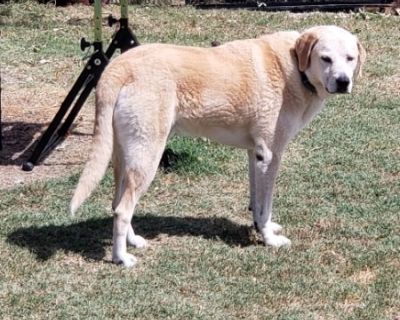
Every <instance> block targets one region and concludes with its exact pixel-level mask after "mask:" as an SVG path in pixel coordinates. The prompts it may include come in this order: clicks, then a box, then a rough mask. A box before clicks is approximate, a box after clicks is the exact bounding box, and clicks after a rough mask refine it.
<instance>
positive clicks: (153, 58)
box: [70, 26, 366, 267]
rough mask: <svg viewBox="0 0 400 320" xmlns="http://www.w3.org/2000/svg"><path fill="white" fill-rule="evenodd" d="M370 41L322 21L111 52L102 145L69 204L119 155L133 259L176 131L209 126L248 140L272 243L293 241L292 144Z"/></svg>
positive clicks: (120, 239) (203, 132)
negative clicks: (277, 186) (138, 215)
mask: <svg viewBox="0 0 400 320" xmlns="http://www.w3.org/2000/svg"><path fill="white" fill-rule="evenodd" d="M365 56H366V54H365V50H364V49H363V47H362V45H361V44H360V42H359V41H358V40H357V38H356V37H355V36H354V35H352V34H351V33H350V32H348V31H346V30H344V29H342V28H339V27H336V26H317V27H312V28H310V29H307V30H305V31H304V32H302V33H298V32H294V31H288V32H277V33H274V34H270V35H265V36H262V37H260V38H258V39H250V40H238V41H233V42H229V43H226V44H223V45H219V46H216V47H212V48H197V47H187V46H176V45H169V44H149V45H142V46H140V47H137V48H135V49H132V50H129V51H127V52H125V53H124V54H122V55H120V56H119V57H117V58H116V59H114V60H113V61H111V62H110V64H109V65H108V66H107V67H106V69H105V71H104V72H103V74H102V76H101V78H100V80H99V83H98V85H97V89H96V120H95V128H94V137H93V146H92V151H91V154H90V156H89V160H88V161H87V163H86V166H85V167H84V170H83V173H82V175H81V177H80V180H79V182H78V185H77V187H76V190H75V193H74V195H73V198H72V200H71V204H70V210H71V213H72V214H74V213H75V211H76V210H77V209H78V208H79V206H80V205H81V204H82V203H83V201H85V199H87V198H88V197H89V195H90V193H91V192H92V190H93V189H94V188H95V187H96V186H97V184H98V183H99V182H100V180H101V179H102V177H103V176H104V174H105V171H106V169H107V167H108V164H109V162H110V160H111V158H112V161H113V168H114V177H115V184H116V191H115V195H114V200H113V205H112V208H113V212H114V222H113V249H112V260H113V262H114V263H118V264H119V263H122V264H123V265H125V266H127V267H131V266H133V265H134V264H135V263H136V258H135V257H134V256H133V255H131V254H129V253H128V252H127V244H130V245H133V246H136V247H145V246H146V241H145V239H144V238H142V237H141V236H139V235H136V234H135V233H134V230H133V228H132V225H131V219H132V215H133V212H134V209H135V205H136V203H137V201H138V200H139V198H140V196H141V195H142V194H143V193H144V192H145V191H146V189H147V188H148V187H149V185H150V183H151V181H152V180H153V179H154V176H155V174H156V170H157V167H158V164H159V162H160V159H161V156H162V153H163V150H164V148H165V146H166V143H167V140H168V138H169V137H170V136H172V135H174V134H177V135H189V136H203V137H207V138H209V139H211V140H214V141H217V142H220V143H223V144H227V145H231V146H234V147H238V148H242V149H245V150H247V153H248V160H249V180H250V208H251V210H252V214H253V220H254V225H255V227H256V229H257V230H258V231H259V232H260V233H261V235H262V238H263V240H264V243H265V244H266V245H271V246H273V247H280V246H285V245H290V243H291V242H290V240H289V239H287V238H286V237H285V236H283V235H281V234H277V233H278V232H280V231H281V229H282V227H281V226H280V225H279V224H277V223H274V222H272V220H271V217H272V195H273V189H274V183H275V179H276V176H277V173H278V168H279V164H280V162H281V158H282V154H283V152H284V150H285V147H286V146H287V145H288V143H289V142H290V140H292V139H293V137H294V136H295V135H296V134H297V133H298V132H299V131H300V129H302V128H303V127H304V126H306V125H307V124H308V123H309V122H310V121H311V120H312V118H313V117H314V116H315V115H316V114H317V113H318V112H319V111H320V110H321V109H322V107H323V105H324V101H325V100H326V99H327V98H328V97H330V96H332V95H334V94H339V93H340V94H344V93H351V91H352V88H353V84H354V80H355V79H356V78H357V77H358V76H359V75H360V73H361V69H362V65H363V63H364V61H365Z"/></svg>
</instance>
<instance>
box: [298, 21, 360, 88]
mask: <svg viewBox="0 0 400 320" xmlns="http://www.w3.org/2000/svg"><path fill="white" fill-rule="evenodd" d="M295 51H296V54H297V58H298V68H299V70H300V71H301V72H304V73H305V74H306V75H307V77H308V79H309V81H310V82H311V84H313V85H314V86H315V87H316V88H317V91H318V93H322V94H323V95H324V96H325V95H327V94H334V93H350V92H351V90H352V88H353V82H354V79H355V78H357V77H358V76H360V75H361V69H362V65H363V63H364V61H365V57H366V53H365V50H364V48H363V47H362V45H361V44H360V42H359V41H358V40H357V38H356V37H355V36H354V35H352V34H351V33H350V32H348V31H346V30H344V29H342V28H339V27H336V26H318V27H313V28H310V29H307V30H306V31H304V32H303V33H302V34H301V35H300V36H299V38H298V39H297V41H296V45H295Z"/></svg>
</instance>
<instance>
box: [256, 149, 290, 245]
mask: <svg viewBox="0 0 400 320" xmlns="http://www.w3.org/2000/svg"><path fill="white" fill-rule="evenodd" d="M280 160H281V159H280V156H279V155H275V154H273V153H272V152H271V151H270V150H269V149H268V148H267V147H266V145H265V144H260V145H258V146H257V147H256V150H255V166H254V167H255V170H254V173H255V174H254V178H255V183H254V184H255V207H254V208H253V218H254V225H255V226H256V228H257V229H258V231H260V233H261V235H262V237H263V240H264V243H265V244H266V245H271V246H274V247H280V246H285V245H290V243H291V242H290V240H289V239H288V238H286V237H284V236H282V235H277V234H276V233H277V232H279V231H281V229H282V227H281V226H280V225H279V224H277V223H274V222H272V221H271V218H272V196H273V191H274V184H275V180H276V176H277V174H278V169H279V165H280Z"/></svg>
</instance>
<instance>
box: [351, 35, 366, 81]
mask: <svg viewBox="0 0 400 320" xmlns="http://www.w3.org/2000/svg"><path fill="white" fill-rule="evenodd" d="M357 47H358V59H357V66H356V70H355V71H354V75H355V77H356V78H358V77H361V76H362V67H363V65H364V62H365V59H366V58H367V52H366V51H365V49H364V47H363V46H362V45H361V43H360V42H357Z"/></svg>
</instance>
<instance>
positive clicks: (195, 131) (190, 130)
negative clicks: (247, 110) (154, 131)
mask: <svg viewBox="0 0 400 320" xmlns="http://www.w3.org/2000/svg"><path fill="white" fill-rule="evenodd" d="M173 133H174V134H177V135H184V136H191V137H206V138H209V139H210V140H213V141H216V142H219V143H222V144H226V145H229V146H232V147H236V148H242V149H252V148H253V147H254V141H253V139H252V137H251V135H250V133H249V130H248V129H247V128H243V127H233V128H223V127H211V126H201V125H193V124H190V125H188V124H187V123H177V124H176V125H175V126H174V128H173Z"/></svg>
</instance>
